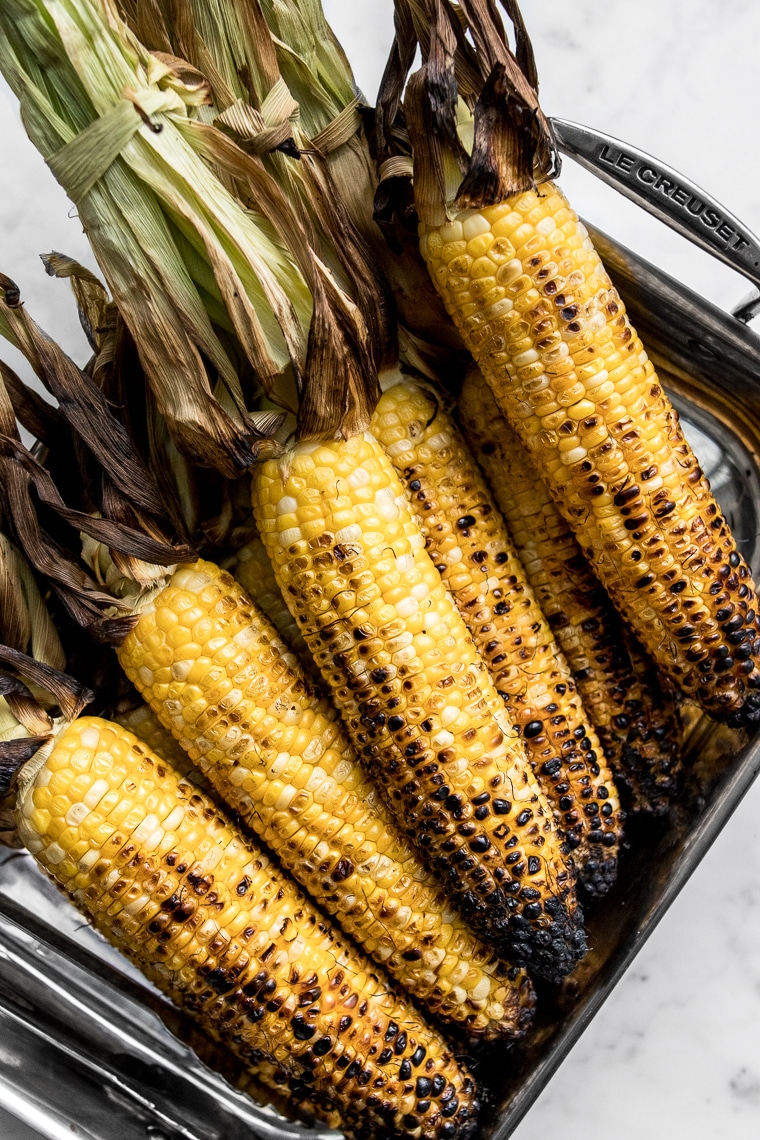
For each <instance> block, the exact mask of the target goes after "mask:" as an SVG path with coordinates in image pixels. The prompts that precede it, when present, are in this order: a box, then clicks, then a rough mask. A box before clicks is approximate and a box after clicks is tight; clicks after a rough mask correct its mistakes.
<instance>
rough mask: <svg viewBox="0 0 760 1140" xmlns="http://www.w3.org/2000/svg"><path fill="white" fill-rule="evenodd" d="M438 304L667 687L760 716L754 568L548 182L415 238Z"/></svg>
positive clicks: (720, 711)
mask: <svg viewBox="0 0 760 1140" xmlns="http://www.w3.org/2000/svg"><path fill="white" fill-rule="evenodd" d="M421 249H422V253H423V256H424V257H425V259H426V261H427V263H428V268H429V269H430V272H431V274H432V276H433V280H434V282H435V283H436V285H437V287H438V289H439V291H440V293H441V296H442V298H443V300H444V303H445V304H446V306H447V308H448V310H449V312H450V314H451V316H452V317H453V319H454V322H455V323H456V325H457V327H458V328H459V331H460V332H461V334H462V337H463V339H464V341H465V343H466V344H467V346H468V348H469V349H470V351H471V352H472V353H473V355H474V357H475V359H476V360H477V362H478V364H479V365H480V367H481V369H482V371H483V374H484V376H485V377H486V380H487V381H488V383H489V385H490V387H491V388H492V390H493V392H494V395H495V396H496V399H497V402H498V404H499V406H500V407H501V409H502V411H503V412H504V414H505V416H506V417H507V418H508V420H509V421H510V423H511V424H512V425H513V427H514V428H515V430H516V431H517V433H518V435H519V436H520V438H521V440H522V442H523V443H524V445H525V446H526V447H527V448H528V450H529V452H530V454H531V457H532V458H533V459H534V461H535V463H536V465H537V466H538V468H539V470H540V472H541V474H542V476H543V477H544V479H545V480H546V481H547V484H548V486H549V488H550V490H551V492H552V494H553V495H554V496H555V498H556V501H557V502H558V504H559V505H560V507H561V509H562V513H563V514H564V516H565V518H566V519H567V521H568V522H569V523H570V524H571V526H572V527H573V530H574V531H575V534H576V536H577V538H578V541H579V543H580V545H581V548H582V549H583V552H584V554H585V555H586V556H587V557H588V558H589V559H590V560H591V561H592V563H593V565H594V567H595V570H596V573H597V574H598V576H599V578H600V580H601V581H602V583H603V584H604V586H605V587H606V588H607V590H608V591H609V593H610V596H611V597H612V599H613V601H614V602H615V604H616V606H618V608H619V609H620V610H621V612H622V613H623V615H624V616H625V617H626V618H627V620H628V621H629V622H630V623H631V625H632V626H633V628H634V629H635V630H636V632H637V634H638V636H639V638H640V639H641V641H642V643H643V644H644V647H645V649H646V650H647V651H648V652H649V653H650V654H651V655H652V657H653V659H654V660H655V661H656V662H657V664H658V666H659V667H660V668H661V669H662V670H663V672H664V673H665V674H666V675H668V676H669V677H671V678H672V680H673V681H674V683H675V684H676V685H677V686H679V687H680V688H682V689H683V690H684V691H685V692H686V693H688V694H689V695H691V696H693V697H694V698H695V699H696V700H697V701H698V702H699V703H700V704H701V705H702V707H703V708H705V709H706V710H707V711H708V712H710V713H711V715H713V716H717V717H723V718H728V719H729V720H731V721H733V722H737V723H739V722H742V721H745V720H751V719H754V718H755V717H757V716H758V715H760V695H758V693H757V692H755V691H754V690H756V689H757V688H758V686H760V669H759V668H758V659H759V658H760V620H759V619H758V606H757V598H756V596H755V591H754V586H753V584H752V580H751V577H750V572H749V569H748V567H747V565H746V563H745V562H744V560H743V559H742V557H741V556H740V554H739V553H738V551H737V549H736V544H735V542H734V540H733V537H732V535H731V533H730V530H729V528H728V525H727V523H726V521H725V519H724V518H723V516H722V513H721V511H720V508H719V507H718V505H717V503H716V502H715V500H714V499H713V497H712V495H711V493H710V489H709V484H708V482H707V480H706V479H705V477H704V475H703V473H702V471H701V469H700V467H699V465H698V463H697V460H696V459H695V458H694V456H693V454H692V453H691V450H690V448H689V446H688V444H687V443H686V441H685V440H684V437H683V434H682V432H681V430H680V427H679V424H678V416H677V413H676V412H675V411H674V410H673V409H672V407H671V405H670V402H669V401H668V399H667V397H666V395H665V393H664V392H663V390H662V387H661V385H660V383H659V381H658V379H657V376H656V374H655V372H654V368H653V366H652V364H651V362H650V361H649V360H648V358H647V356H646V353H645V352H644V349H643V347H642V344H641V341H640V340H639V338H638V337H637V336H636V333H635V332H634V330H633V329H632V328H631V326H630V324H629V321H628V318H627V316H626V313H625V306H624V305H623V302H622V301H621V299H620V297H619V295H618V293H617V291H616V290H615V288H614V287H613V285H612V283H611V281H610V279H609V277H608V275H607V273H606V271H605V270H604V267H603V266H602V264H601V261H600V260H599V256H598V254H597V253H596V251H595V250H594V248H593V246H592V245H591V242H590V240H589V238H588V234H587V231H586V229H585V228H584V226H583V225H582V224H581V223H580V222H579V221H578V218H577V215H576V214H575V213H574V212H573V211H572V210H571V208H570V206H569V205H568V203H567V201H566V200H565V198H564V196H563V195H562V194H561V192H560V191H559V189H558V188H557V187H556V186H554V185H553V184H552V183H550V182H545V183H543V184H542V185H541V186H540V187H539V188H538V189H537V190H528V191H526V192H524V193H520V194H517V195H515V196H513V197H512V198H509V199H507V200H505V201H502V202H499V203H498V204H496V205H494V206H489V207H486V208H484V209H465V210H461V211H456V210H455V212H454V217H453V218H452V220H451V221H450V222H447V223H445V224H444V225H442V226H432V225H429V224H428V225H423V226H422V227H421Z"/></svg>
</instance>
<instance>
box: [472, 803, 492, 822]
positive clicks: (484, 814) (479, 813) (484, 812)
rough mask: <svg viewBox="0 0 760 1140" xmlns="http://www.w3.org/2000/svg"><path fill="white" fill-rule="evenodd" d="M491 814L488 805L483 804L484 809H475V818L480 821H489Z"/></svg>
mask: <svg viewBox="0 0 760 1140" xmlns="http://www.w3.org/2000/svg"><path fill="white" fill-rule="evenodd" d="M490 813H491V809H490V807H489V806H488V804H483V806H482V807H479V808H475V818H476V819H478V820H482V819H487V818H488V816H489V815H490Z"/></svg>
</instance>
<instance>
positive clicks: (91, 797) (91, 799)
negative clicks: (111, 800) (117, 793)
mask: <svg viewBox="0 0 760 1140" xmlns="http://www.w3.org/2000/svg"><path fill="white" fill-rule="evenodd" d="M108 787H109V785H108V781H107V780H96V781H95V783H94V784H92V785H91V786H90V787H89V788H88V789H87V791H86V793H85V794H84V795H83V796H82V803H83V804H84V805H85V807H87V808H89V809H90V810H92V808H94V807H97V805H98V804H99V803H100V801H101V800H102V799H103V796H104V795H105V794H106V792H107V791H108Z"/></svg>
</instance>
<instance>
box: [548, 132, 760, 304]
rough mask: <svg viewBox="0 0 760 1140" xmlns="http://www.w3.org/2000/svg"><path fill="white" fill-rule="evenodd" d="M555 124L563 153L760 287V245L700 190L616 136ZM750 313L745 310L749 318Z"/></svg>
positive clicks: (736, 221)
mask: <svg viewBox="0 0 760 1140" xmlns="http://www.w3.org/2000/svg"><path fill="white" fill-rule="evenodd" d="M552 126H553V127H554V131H555V134H556V138H557V145H558V147H559V149H560V150H561V151H562V152H563V154H566V155H568V156H569V157H570V158H573V159H574V160H575V161H576V162H578V163H579V164H580V165H581V166H584V167H585V168H586V169H587V170H590V171H591V173H592V174H595V175H596V176H597V177H598V178H601V179H602V181H603V182H607V183H609V185H610V186H612V187H614V189H615V190H618V191H620V193H621V194H624V195H625V196H626V197H627V198H630V199H631V200H632V201H634V202H636V203H637V204H638V205H639V206H642V207H643V208H644V209H645V210H648V211H649V213H650V214H654V216H655V217H656V218H659V219H660V221H662V222H665V223H666V225H668V226H670V227H671V229H674V230H677V231H678V232H679V233H681V234H683V236H684V237H687V238H689V240H690V241H692V242H694V244H695V245H699V246H701V247H702V248H703V249H706V250H707V251H708V253H711V254H713V256H715V257H717V258H719V259H720V260H721V261H724V262H725V263H726V265H730V266H731V268H732V269H735V270H736V271H737V272H738V273H741V274H742V275H743V276H744V277H746V278H747V279H748V280H749V281H751V282H752V283H753V284H755V285H758V286H760V241H759V240H758V238H757V237H755V235H754V234H753V233H752V231H751V230H748V229H747V227H746V226H745V225H743V224H742V223H741V222H740V221H739V220H738V218H735V217H734V215H733V214H732V213H730V212H729V211H728V210H726V209H725V207H723V206H721V205H720V203H719V202H716V200H715V199H714V198H711V197H710V195H709V194H706V193H705V191H704V190H701V189H700V187H699V186H697V185H695V184H694V183H693V182H691V181H690V180H689V179H688V178H684V176H683V175H682V174H679V173H678V171H676V170H673V168H672V167H670V166H666V165H665V163H664V162H660V161H658V159H656V158H652V157H651V155H648V154H646V153H645V152H644V151H641V150H638V149H637V148H636V147H633V146H631V145H630V143H624V142H620V140H619V139H615V138H612V136H611V135H604V134H601V133H600V132H599V131H593V130H591V129H590V128H589V127H582V126H579V125H578V124H577V123H569V122H567V121H566V120H565V119H552ZM758 304H759V305H760V298H759V299H758ZM750 308H755V306H754V305H751V304H750ZM750 315H752V313H749V314H748V315H745V314H744V312H742V317H743V318H744V319H745V320H746V319H748V316H750Z"/></svg>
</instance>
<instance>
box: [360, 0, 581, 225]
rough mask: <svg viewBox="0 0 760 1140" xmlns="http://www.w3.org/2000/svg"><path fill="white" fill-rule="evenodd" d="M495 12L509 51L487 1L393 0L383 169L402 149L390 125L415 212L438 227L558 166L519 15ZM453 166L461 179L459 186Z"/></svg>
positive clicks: (512, 8)
mask: <svg viewBox="0 0 760 1140" xmlns="http://www.w3.org/2000/svg"><path fill="white" fill-rule="evenodd" d="M503 6H504V8H505V11H506V13H507V16H508V18H509V21H510V24H511V27H512V31H513V33H514V37H515V48H514V51H513V50H512V48H511V47H510V44H509V42H508V39H507V33H506V30H505V27H504V24H503V22H502V20H501V17H500V16H499V13H498V10H497V6H496V3H495V2H494V0H461V2H460V3H458V4H457V5H453V4H452V3H450V2H449V0H396V11H397V43H396V44H395V45H394V49H393V51H392V53H391V57H390V59H389V63H388V67H387V69H386V74H385V77H384V81H383V87H382V88H381V94H380V99H379V108H380V111H381V114H382V116H383V141H384V147H385V150H384V154H383V158H384V159H385V162H386V164H387V163H388V161H389V159H391V158H392V157H393V156H394V155H396V154H399V153H403V145H402V146H399V143H398V131H397V132H395V133H394V131H393V129H392V128H393V126H394V124H398V123H401V125H402V126H405V127H406V129H407V130H408V135H409V139H410V141H411V147H412V151H413V156H414V197H415V202H416V205H417V209H418V211H419V214H420V217H421V218H422V219H423V220H424V221H426V222H428V223H430V224H433V225H440V224H441V223H442V222H443V221H445V220H446V218H447V217H449V216H450V210H451V209H452V208H457V209H461V208H463V207H464V208H467V207H476V208H482V207H484V206H487V205H491V204H493V203H495V202H499V201H502V200H504V199H505V198H508V197H510V196H511V195H513V194H516V193H519V192H520V191H523V190H526V189H528V188H530V187H533V186H535V185H537V184H538V183H540V182H542V181H545V180H546V179H547V178H549V177H552V176H553V175H554V174H556V173H557V171H558V169H559V160H558V157H557V152H556V147H555V145H554V138H553V134H552V130H551V126H550V124H549V121H548V119H546V117H545V116H544V114H543V112H542V111H541V108H540V106H539V103H538V94H537V87H538V78H537V71H536V66H535V59H534V57H533V51H532V47H531V44H530V40H529V38H528V35H527V32H526V29H525V25H524V22H523V20H522V16H521V14H520V11H519V8H518V6H517V4H516V3H515V2H514V0H505V2H504V5H503ZM400 37H403V42H402V41H401V39H400ZM417 46H419V48H420V50H421V53H422V66H421V67H420V69H419V70H418V71H417V72H416V73H415V74H414V75H413V76H411V77H409V74H408V70H409V68H410V67H411V64H409V65H408V67H407V70H406V71H405V70H404V68H405V67H406V66H407V63H408V61H409V60H410V59H411V58H412V57H413V54H414V52H413V47H414V48H416V47H417ZM404 88H405V96H404V103H403V107H404V119H403V121H401V120H400V119H399V114H398V112H399V106H400V93H401V91H402V90H403V89H404ZM394 115H395V118H394V117H393V116H394ZM453 123H454V124H455V129H454V134H455V135H456V138H453V137H452V124H453ZM463 150H464V151H466V152H467V154H466V157H465V159H464V160H463V157H462V152H463ZM455 167H459V168H460V169H461V171H462V173H463V175H464V177H463V178H462V179H461V180H460V181H459V182H458V183H457V181H456V179H455V177H454V168H455Z"/></svg>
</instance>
